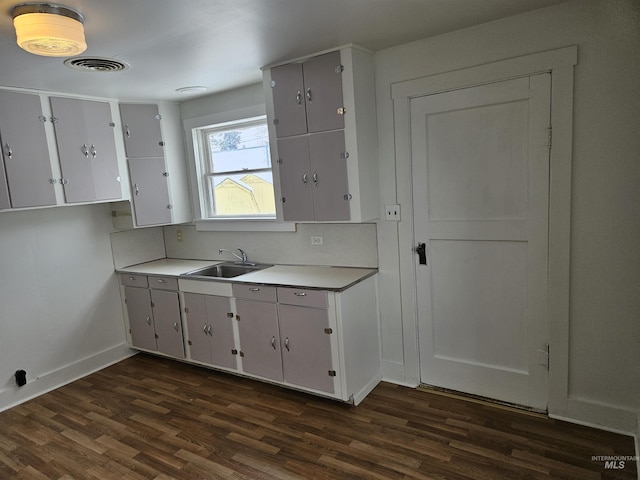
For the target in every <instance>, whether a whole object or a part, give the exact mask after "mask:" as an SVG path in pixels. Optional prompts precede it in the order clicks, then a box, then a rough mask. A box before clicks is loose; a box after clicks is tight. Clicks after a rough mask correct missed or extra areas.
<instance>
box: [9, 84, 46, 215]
mask: <svg viewBox="0 0 640 480" xmlns="http://www.w3.org/2000/svg"><path fill="white" fill-rule="evenodd" d="M0 112H3V114H2V115H0V136H1V137H2V152H3V157H4V164H5V169H6V176H7V185H8V188H9V192H10V197H11V205H12V206H13V208H19V207H37V206H42V205H55V204H56V196H55V190H54V186H53V184H51V183H50V182H49V180H50V179H51V178H52V177H53V175H52V173H51V160H50V157H49V148H48V146H47V137H46V133H45V128H44V122H43V121H42V119H43V118H44V117H43V116H42V105H41V103H40V97H39V96H38V95H32V94H25V93H16V92H9V91H0ZM6 112H10V114H6ZM9 152H11V153H10V154H9Z"/></svg>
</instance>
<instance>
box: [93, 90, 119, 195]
mask: <svg viewBox="0 0 640 480" xmlns="http://www.w3.org/2000/svg"><path fill="white" fill-rule="evenodd" d="M85 111H86V112H87V132H88V134H89V137H88V140H89V141H90V142H91V144H90V145H89V155H90V158H91V167H92V173H93V185H94V188H95V199H96V200H112V199H117V198H121V197H122V189H121V187H120V171H119V169H118V157H117V153H116V142H115V131H114V130H115V124H114V123H113V119H112V118H111V107H110V106H109V104H108V103H106V102H85Z"/></svg>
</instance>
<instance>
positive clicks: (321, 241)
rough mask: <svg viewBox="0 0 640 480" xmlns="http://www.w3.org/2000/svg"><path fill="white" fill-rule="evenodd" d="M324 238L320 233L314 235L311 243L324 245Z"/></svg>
mask: <svg viewBox="0 0 640 480" xmlns="http://www.w3.org/2000/svg"><path fill="white" fill-rule="evenodd" d="M323 244H324V239H323V238H322V237H321V236H319V235H313V236H312V237H311V245H323Z"/></svg>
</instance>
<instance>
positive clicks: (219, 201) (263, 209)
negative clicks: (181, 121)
mask: <svg viewBox="0 0 640 480" xmlns="http://www.w3.org/2000/svg"><path fill="white" fill-rule="evenodd" d="M194 141H195V142H194V143H195V145H194V146H196V156H197V157H198V158H197V160H198V161H197V162H196V163H197V164H198V165H197V166H198V167H199V168H198V170H199V171H198V182H199V184H198V187H199V190H200V204H201V210H202V212H201V213H202V217H203V218H205V219H273V218H275V216H276V203H275V195H274V189H273V173H272V170H271V156H270V154H269V134H268V131H267V120H266V117H264V116H261V117H253V118H248V119H243V120H238V121H234V122H227V123H220V124H216V125H210V126H207V127H201V128H198V129H195V130H194Z"/></svg>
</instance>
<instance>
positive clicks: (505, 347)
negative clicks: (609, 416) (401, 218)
mask: <svg viewBox="0 0 640 480" xmlns="http://www.w3.org/2000/svg"><path fill="white" fill-rule="evenodd" d="M549 105H550V76H549V75H547V74H544V75H537V76H534V77H530V78H529V77H527V78H519V79H514V80H509V81H504V82H499V83H494V84H489V85H483V86H479V87H472V88H466V89H462V90H458V91H452V92H446V93H442V94H436V95H430V96H425V97H418V98H414V99H412V100H411V148H412V162H413V164H412V169H413V197H414V231H415V242H416V245H417V244H418V243H421V242H424V243H426V244H427V264H426V265H422V264H419V262H418V256H416V259H415V260H416V288H417V300H418V323H419V346H420V370H421V381H422V382H423V383H426V384H430V385H435V386H439V387H444V388H449V389H453V390H459V391H463V392H467V393H472V394H475V395H481V396H485V397H489V398H495V399H498V400H502V401H507V402H512V403H516V404H521V405H526V406H530V407H534V408H538V409H545V408H546V401H547V390H548V387H547V370H546V365H541V364H539V363H538V359H539V358H541V355H540V354H541V352H542V353H544V352H545V349H546V339H547V317H546V309H547V297H546V295H547V293H546V289H547V261H548V260H547V259H548V253H547V242H548V233H547V232H548V216H547V208H548V207H547V205H548V172H549V149H548V145H547V143H548V128H549V122H550V110H549ZM541 363H543V362H541Z"/></svg>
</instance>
